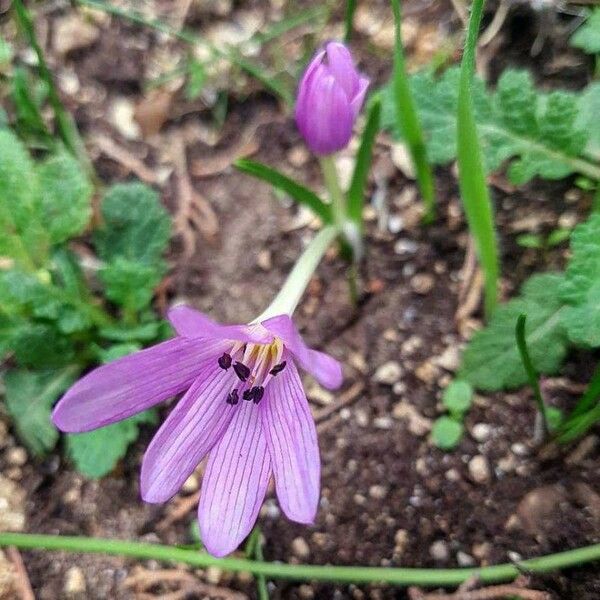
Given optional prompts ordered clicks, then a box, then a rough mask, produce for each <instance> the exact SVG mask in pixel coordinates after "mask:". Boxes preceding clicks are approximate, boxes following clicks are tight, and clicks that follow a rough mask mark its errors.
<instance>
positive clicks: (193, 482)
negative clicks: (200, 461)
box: [181, 473, 200, 494]
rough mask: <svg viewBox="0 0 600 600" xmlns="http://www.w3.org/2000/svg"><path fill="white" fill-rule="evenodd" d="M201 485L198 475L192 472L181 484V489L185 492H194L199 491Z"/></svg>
mask: <svg viewBox="0 0 600 600" xmlns="http://www.w3.org/2000/svg"><path fill="white" fill-rule="evenodd" d="M199 487H200V482H199V481H198V477H197V475H196V474H195V473H192V474H191V475H190V476H189V477H188V478H187V479H186V480H185V481H184V482H183V485H182V486H181V491H182V492H183V493H184V494H193V493H194V492H197V491H198V488H199Z"/></svg>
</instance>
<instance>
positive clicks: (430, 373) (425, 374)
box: [415, 360, 440, 385]
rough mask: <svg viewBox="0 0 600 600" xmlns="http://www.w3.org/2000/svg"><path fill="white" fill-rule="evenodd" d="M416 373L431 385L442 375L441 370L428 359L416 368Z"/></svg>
mask: <svg viewBox="0 0 600 600" xmlns="http://www.w3.org/2000/svg"><path fill="white" fill-rule="evenodd" d="M415 375H416V376H417V377H418V378H419V379H420V380H421V381H422V382H423V383H427V384H429V385H432V384H433V383H435V381H436V379H437V378H438V377H439V375H440V370H439V369H438V367H436V365H434V364H433V362H432V361H431V360H426V361H425V362H424V363H421V364H420V365H419V366H418V367H417V368H416V369H415Z"/></svg>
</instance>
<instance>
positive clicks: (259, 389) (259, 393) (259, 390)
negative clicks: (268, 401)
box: [253, 385, 265, 404]
mask: <svg viewBox="0 0 600 600" xmlns="http://www.w3.org/2000/svg"><path fill="white" fill-rule="evenodd" d="M253 389H254V404H258V403H259V402H260V401H261V400H262V397H263V396H264V395H265V388H264V387H263V386H262V385H258V386H256V387H255V388H253Z"/></svg>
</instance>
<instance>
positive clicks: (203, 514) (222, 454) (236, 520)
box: [198, 400, 271, 556]
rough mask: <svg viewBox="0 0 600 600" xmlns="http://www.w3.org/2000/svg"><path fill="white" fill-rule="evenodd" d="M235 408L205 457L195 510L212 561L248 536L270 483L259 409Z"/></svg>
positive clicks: (249, 406)
mask: <svg viewBox="0 0 600 600" xmlns="http://www.w3.org/2000/svg"><path fill="white" fill-rule="evenodd" d="M263 401H264V400H263ZM236 408H237V411H236V414H235V416H234V418H233V420H232V421H231V424H230V425H229V427H228V429H227V431H226V433H225V435H224V436H223V437H222V438H221V440H220V441H219V443H218V444H217V445H216V446H215V447H214V448H213V450H212V451H211V453H210V456H209V459H208V465H207V467H206V472H205V474H204V480H203V481H202V493H201V496H200V505H199V507H198V520H199V524H200V537H201V538H202V542H203V544H204V545H205V546H206V549H207V550H208V551H209V552H210V553H211V554H212V555H214V556H225V555H227V554H229V553H230V552H233V551H234V550H235V549H236V548H237V547H238V546H239V545H240V543H241V542H242V541H243V539H244V538H245V537H246V536H247V535H248V534H249V533H250V530H251V529H252V527H253V525H254V523H255V522H256V518H257V517H258V511H259V510H260V506H261V504H262V502H263V499H264V497H265V494H266V492H267V487H268V484H269V478H270V477H271V463H270V459H269V452H268V451H267V443H266V440H265V436H264V433H263V432H262V430H261V424H260V416H259V412H260V411H259V407H257V406H256V405H255V404H254V403H252V402H246V401H244V400H242V401H240V404H239V405H237V407H236Z"/></svg>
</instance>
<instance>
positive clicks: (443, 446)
mask: <svg viewBox="0 0 600 600" xmlns="http://www.w3.org/2000/svg"><path fill="white" fill-rule="evenodd" d="M463 431H464V427H463V424H462V423H460V422H459V421H455V420H454V419H452V418H451V417H440V418H439V419H437V420H436V421H435V423H434V424H433V428H432V429H431V437H432V439H433V443H434V444H435V445H436V446H437V447H438V448H440V450H452V449H454V448H456V446H458V444H459V443H460V440H461V438H462V435H463Z"/></svg>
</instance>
